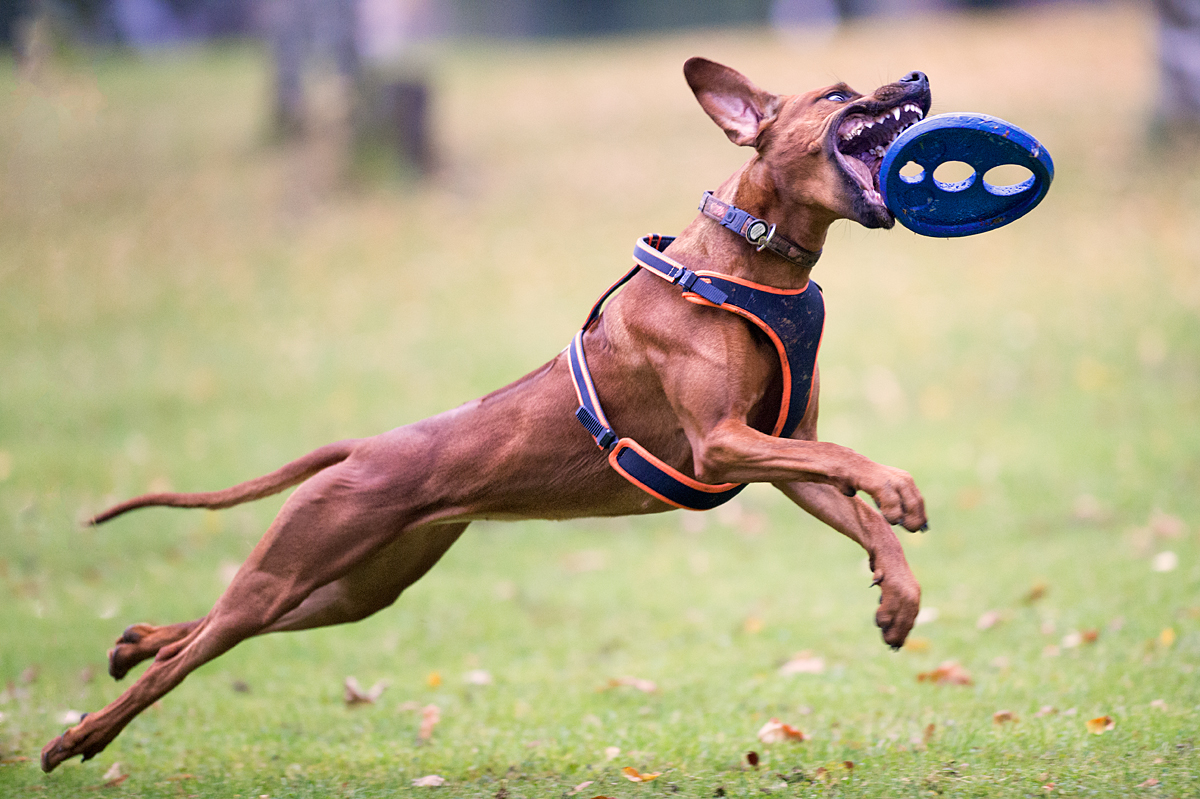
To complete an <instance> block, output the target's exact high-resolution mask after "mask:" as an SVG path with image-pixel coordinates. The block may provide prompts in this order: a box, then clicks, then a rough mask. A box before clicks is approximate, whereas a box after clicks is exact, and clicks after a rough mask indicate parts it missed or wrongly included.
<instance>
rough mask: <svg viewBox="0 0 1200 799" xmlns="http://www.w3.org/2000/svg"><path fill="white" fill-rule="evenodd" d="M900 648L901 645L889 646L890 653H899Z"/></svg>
mask: <svg viewBox="0 0 1200 799" xmlns="http://www.w3.org/2000/svg"><path fill="white" fill-rule="evenodd" d="M901 646H903V644H891V647H892V651H893V652H899V651H900V647H901Z"/></svg>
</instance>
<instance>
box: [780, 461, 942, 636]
mask: <svg viewBox="0 0 1200 799" xmlns="http://www.w3.org/2000/svg"><path fill="white" fill-rule="evenodd" d="M776 487H777V488H778V489H779V490H780V491H782V492H783V493H784V494H786V495H787V497H788V498H789V499H791V500H792V501H793V502H795V503H796V504H797V505H799V506H800V507H801V508H803V509H804V510H806V511H807V512H808V513H810V514H812V515H813V516H815V517H816V518H817V519H820V520H821V521H823V522H825V523H826V524H828V525H829V526H830V527H832V528H833V529H835V530H837V531H838V532H839V533H842V534H843V535H845V536H846V537H847V538H850V539H851V540H853V541H855V542H857V543H858V545H859V546H861V547H862V548H863V549H865V550H866V552H867V557H868V558H870V564H871V572H872V574H873V576H874V581H873V582H872V583H871V584H872V585H878V586H879V587H880V590H881V591H882V594H881V596H880V597H879V609H878V610H876V611H875V624H877V625H878V626H879V629H880V630H881V631H882V632H883V640H884V641H885V642H887V643H888V644H890V645H891V646H892V647H893V648H899V647H900V646H902V645H903V644H904V640H905V639H906V638H907V637H908V633H909V631H910V630H911V629H912V626H913V623H914V622H915V621H916V618H917V611H918V610H919V609H920V606H921V586H920V585H919V584H918V583H917V579H916V577H914V576H913V573H912V570H911V569H909V567H908V561H907V560H906V559H905V557H904V550H903V548H902V547H901V546H900V541H899V540H898V539H897V538H896V534H895V532H894V531H893V530H892V527H891V525H889V524H888V523H887V520H886V519H884V518H883V517H882V516H881V515H880V514H879V513H878V512H877V511H875V510H874V509H872V508H871V507H870V506H868V505H867V504H866V503H865V502H863V501H862V500H860V499H858V498H857V497H847V496H846V495H844V494H842V493H841V492H840V491H838V490H837V489H836V488H834V487H833V486H830V485H824V484H821V483H776Z"/></svg>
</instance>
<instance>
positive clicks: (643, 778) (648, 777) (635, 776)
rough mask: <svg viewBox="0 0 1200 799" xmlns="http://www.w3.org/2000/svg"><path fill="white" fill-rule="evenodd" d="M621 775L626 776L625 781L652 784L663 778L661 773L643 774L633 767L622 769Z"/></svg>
mask: <svg viewBox="0 0 1200 799" xmlns="http://www.w3.org/2000/svg"><path fill="white" fill-rule="evenodd" d="M621 773H622V774H624V775H625V779H627V780H629V781H630V782H651V781H653V780H656V779H658V778H659V777H661V776H662V772H661V771H654V772H647V773H645V774H643V773H642V772H640V771H638V770H637V769H635V768H634V767H633V766H626V767H625V768H623V769H621Z"/></svg>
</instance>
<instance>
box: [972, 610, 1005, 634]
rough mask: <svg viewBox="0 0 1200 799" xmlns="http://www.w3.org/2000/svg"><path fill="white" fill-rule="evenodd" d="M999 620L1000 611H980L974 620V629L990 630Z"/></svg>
mask: <svg viewBox="0 0 1200 799" xmlns="http://www.w3.org/2000/svg"><path fill="white" fill-rule="evenodd" d="M1000 621H1001V617H1000V611H998V610H989V611H985V612H984V613H982V614H981V615H980V616H979V618H978V619H977V620H976V621H975V629H976V630H990V629H992V628H993V627H995V626H996V625H997V624H999V623H1000Z"/></svg>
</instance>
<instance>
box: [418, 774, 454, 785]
mask: <svg viewBox="0 0 1200 799" xmlns="http://www.w3.org/2000/svg"><path fill="white" fill-rule="evenodd" d="M412 784H413V787H414V788H441V787H442V786H443V785H445V784H446V778H445V777H439V776H438V775H437V774H428V775H426V776H424V777H417V778H416V779H415V780H413V781H412Z"/></svg>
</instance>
